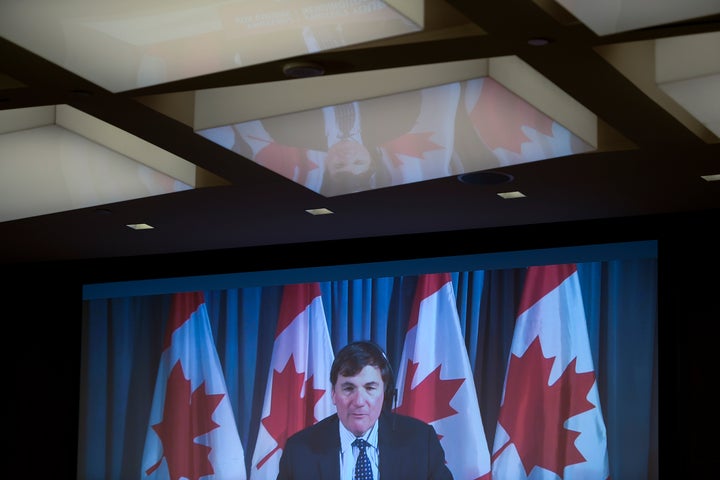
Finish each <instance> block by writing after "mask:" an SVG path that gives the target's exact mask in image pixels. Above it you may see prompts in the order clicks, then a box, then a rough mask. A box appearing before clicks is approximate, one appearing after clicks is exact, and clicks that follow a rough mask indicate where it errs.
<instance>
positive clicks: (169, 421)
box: [145, 361, 225, 480]
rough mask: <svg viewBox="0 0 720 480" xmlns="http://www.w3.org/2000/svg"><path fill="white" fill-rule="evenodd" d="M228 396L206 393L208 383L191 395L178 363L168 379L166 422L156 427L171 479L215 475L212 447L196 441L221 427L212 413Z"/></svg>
mask: <svg viewBox="0 0 720 480" xmlns="http://www.w3.org/2000/svg"><path fill="white" fill-rule="evenodd" d="M224 396H225V395H223V394H210V395H207V394H206V393H205V382H203V383H201V384H200V385H199V386H198V388H196V389H195V391H194V392H190V381H188V380H187V379H185V374H184V373H183V369H182V365H181V364H180V361H178V362H177V363H175V365H174V366H173V368H172V370H171V371H170V375H169V376H168V380H167V388H166V393H165V406H164V407H163V419H162V421H161V422H160V423H156V424H155V425H153V426H152V429H153V430H155V433H157V435H158V437H160V442H161V443H162V447H163V457H164V458H165V459H166V461H167V465H168V471H169V474H170V479H171V480H179V479H180V478H187V479H189V480H197V479H199V478H200V477H203V476H205V475H211V474H213V473H215V470H214V469H213V466H212V464H211V463H210V460H209V458H208V456H209V455H210V450H212V448H210V447H208V446H207V445H201V444H198V443H195V442H194V439H195V438H197V437H199V436H200V435H204V434H206V433H208V432H210V431H211V430H214V429H215V428H217V427H219V426H220V425H219V424H217V423H215V422H214V421H213V419H212V414H213V412H214V411H215V409H216V408H217V406H218V404H219V403H220V401H221V400H222V398H223V397H224ZM161 462H162V458H160V459H159V460H158V461H157V463H156V464H155V465H153V466H152V467H150V468H148V469H147V470H146V471H145V473H146V474H148V475H149V474H151V473H152V472H154V471H155V470H156V469H157V468H158V467H159V466H160V463H161Z"/></svg>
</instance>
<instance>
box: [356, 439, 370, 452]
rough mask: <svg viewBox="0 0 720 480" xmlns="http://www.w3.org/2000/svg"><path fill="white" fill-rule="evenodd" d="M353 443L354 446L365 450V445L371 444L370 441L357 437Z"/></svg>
mask: <svg viewBox="0 0 720 480" xmlns="http://www.w3.org/2000/svg"><path fill="white" fill-rule="evenodd" d="M352 444H353V447H358V448H359V449H360V451H363V450H365V447H367V446H368V445H369V444H368V442H366V441H365V439H363V438H356V439H355V441H354V442H353V443H352Z"/></svg>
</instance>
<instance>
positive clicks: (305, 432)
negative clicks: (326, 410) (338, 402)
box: [288, 413, 338, 442]
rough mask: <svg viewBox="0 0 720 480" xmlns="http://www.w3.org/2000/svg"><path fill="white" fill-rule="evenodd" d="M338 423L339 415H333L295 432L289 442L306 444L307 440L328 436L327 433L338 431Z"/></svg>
mask: <svg viewBox="0 0 720 480" xmlns="http://www.w3.org/2000/svg"><path fill="white" fill-rule="evenodd" d="M337 422H338V417H337V414H335V413H333V414H332V415H330V416H327V417H325V418H323V419H322V420H320V421H319V422H317V423H314V424H313V425H310V426H309V427H305V428H303V429H302V430H299V431H297V432H295V433H294V434H292V435H291V436H290V437H289V438H288V442H291V440H292V442H304V441H306V440H305V439H307V438H312V437H315V436H318V435H326V432H328V431H332V429H333V428H335V429H336V430H337Z"/></svg>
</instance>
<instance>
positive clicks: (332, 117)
mask: <svg viewBox="0 0 720 480" xmlns="http://www.w3.org/2000/svg"><path fill="white" fill-rule="evenodd" d="M199 133H200V134H201V135H204V136H205V137H207V138H209V139H210V140H213V141H215V142H216V143H219V144H220V145H223V146H224V147H225V148H228V149H231V150H233V151H235V152H236V153H239V154H241V155H243V156H245V157H246V158H249V159H251V160H253V161H255V162H256V163H258V164H260V165H262V166H264V167H266V168H269V169H271V170H273V171H275V172H277V173H279V174H281V175H283V176H285V177H286V178H288V179H290V180H292V181H294V182H297V183H299V184H301V185H303V186H305V187H307V188H309V189H311V190H313V191H315V192H318V193H321V194H322V195H325V196H336V195H343V194H348V193H354V192H360V191H365V190H371V189H376V188H383V187H389V186H395V185H402V184H406V183H413V182H420V181H424V180H432V179H436V178H442V177H447V176H453V175H458V174H461V173H467V172H475V171H481V170H488V169H493V168H498V167H503V166H509V165H516V164H520V163H527V162H533V161H537V160H542V159H546V158H553V157H560V156H565V155H571V154H574V153H582V152H586V151H589V150H592V149H593V147H591V146H590V145H589V144H587V143H585V142H584V141H582V140H581V139H580V138H578V137H577V136H575V135H573V134H572V133H571V132H570V131H569V130H568V129H566V128H565V127H563V126H562V125H560V124H558V123H557V122H555V121H553V120H552V119H551V118H549V117H548V116H547V115H545V114H544V113H542V112H541V111H539V110H538V109H537V108H535V107H533V106H532V105H530V104H529V103H528V102H526V101H525V100H524V99H522V98H521V97H519V96H517V95H515V94H514V93H512V92H511V91H509V90H508V89H506V88H505V87H503V86H502V85H500V84H499V83H498V82H496V81H495V80H493V79H492V78H489V77H488V78H480V79H474V80H468V81H464V82H455V83H450V84H445V85H440V86H435V87H429V88H425V89H422V90H415V91H410V92H403V93H399V94H394V95H387V96H383V97H376V98H371V99H365V100H358V101H354V102H350V103H345V104H340V105H334V106H327V107H323V108H320V109H315V110H306V111H301V112H295V113H290V114H287V115H279V116H275V117H270V118H265V119H262V120H252V121H249V122H243V123H238V124H235V125H233V126H232V127H220V128H216V129H209V130H205V131H202V132H199Z"/></svg>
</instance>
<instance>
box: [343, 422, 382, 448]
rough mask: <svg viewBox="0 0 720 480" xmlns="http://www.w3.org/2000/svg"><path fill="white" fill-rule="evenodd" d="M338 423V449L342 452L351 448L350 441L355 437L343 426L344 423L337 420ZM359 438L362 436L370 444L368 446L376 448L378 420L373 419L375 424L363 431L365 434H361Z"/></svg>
mask: <svg viewBox="0 0 720 480" xmlns="http://www.w3.org/2000/svg"><path fill="white" fill-rule="evenodd" d="M338 423H339V424H340V450H341V451H343V452H346V451H349V450H352V442H354V441H355V439H356V438H357V437H356V436H355V435H354V434H353V433H352V432H351V431H350V430H348V429H347V428H345V425H343V423H342V422H338ZM361 438H364V439H365V441H366V442H368V443H369V444H370V446H372V447H374V448H377V446H378V422H377V420H376V421H375V424H374V425H373V426H372V427H370V430H368V431H367V432H365V435H363V436H362V437H361Z"/></svg>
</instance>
